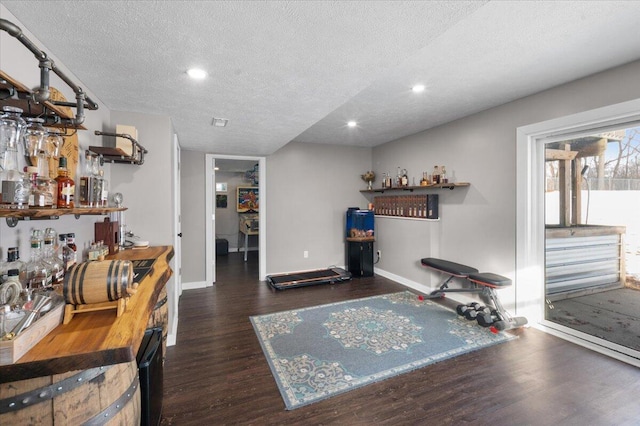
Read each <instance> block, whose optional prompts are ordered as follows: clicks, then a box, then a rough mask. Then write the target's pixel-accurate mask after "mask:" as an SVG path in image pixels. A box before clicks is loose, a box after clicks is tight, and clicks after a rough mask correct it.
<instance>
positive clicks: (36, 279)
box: [27, 229, 51, 290]
mask: <svg viewBox="0 0 640 426" xmlns="http://www.w3.org/2000/svg"><path fill="white" fill-rule="evenodd" d="M43 242H44V238H43V236H42V231H41V230H39V229H36V230H34V231H32V233H31V260H30V261H29V262H28V263H27V281H28V282H27V288H28V289H29V290H37V289H41V288H48V287H50V286H51V269H50V268H49V267H48V266H47V264H46V263H44V262H43V260H42V256H43V252H42V250H43V248H42V245H43Z"/></svg>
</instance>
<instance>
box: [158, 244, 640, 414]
mask: <svg viewBox="0 0 640 426" xmlns="http://www.w3.org/2000/svg"><path fill="white" fill-rule="evenodd" d="M250 254H251V255H252V256H250V259H249V262H248V263H244V262H242V261H240V255H238V254H230V255H229V256H228V257H227V258H224V259H223V260H222V261H220V259H219V262H218V263H219V265H218V271H217V277H218V280H217V283H216V284H215V285H214V286H213V288H207V289H200V290H190V291H185V292H184V293H183V295H182V297H181V299H180V321H179V325H178V336H177V345H176V346H173V347H170V348H169V349H168V350H167V360H166V364H165V376H164V377H165V381H164V408H163V419H162V424H163V425H225V424H228V425H231V424H254V425H263V424H287V425H294V424H305V425H320V424H322V425H326V424H340V425H352V424H355V425H360V424H362V425H365V424H366V425H377V424H389V425H391V424H393V425H402V424H416V425H431V424H433V425H444V424H465V423H472V422H473V423H475V424H478V425H487V424H492V425H525V424H528V425H558V424H562V425H637V424H638V422H639V421H640V420H639V419H640V402H638V395H640V369H637V368H635V367H632V366H630V365H627V364H624V363H621V362H619V361H616V360H613V359H610V358H608V357H605V356H603V355H600V354H598V353H595V352H592V351H589V350H587V349H583V348H581V347H579V346H576V345H573V344H571V343H568V342H565V341H563V340H561V339H558V338H556V337H553V336H550V335H547V334H545V333H542V332H540V331H538V330H535V329H526V330H522V331H520V332H519V333H518V335H519V337H520V338H519V339H516V340H514V341H511V342H507V343H505V344H501V345H497V346H492V347H489V348H486V349H483V350H480V351H476V352H472V353H469V354H466V355H461V356H459V357H456V358H454V359H451V360H448V361H443V362H441V363H437V364H434V365H431V366H428V367H425V368H422V369H420V370H417V371H415V372H413V373H408V374H405V375H401V376H397V377H394V378H391V379H388V380H385V381H382V382H379V383H375V384H372V385H369V386H365V387H363V388H360V389H356V390H354V391H351V392H347V393H345V394H342V395H338V396H336V397H333V398H330V399H327V400H324V401H321V402H318V403H315V404H311V405H309V406H306V407H302V408H299V409H296V410H292V411H286V410H285V409H284V403H283V401H282V398H281V397H280V393H279V392H278V388H277V387H276V383H275V380H274V378H273V376H272V375H271V371H270V370H269V366H268V364H267V361H266V359H265V357H264V355H263V354H262V350H261V348H260V344H259V343H258V340H257V338H256V336H255V334H254V331H253V328H252V326H251V323H250V321H249V316H251V315H258V314H266V313H270V312H277V311H282V310H288V309H295V308H300V307H305V306H314V305H319V304H324V303H330V302H336V301H341V300H346V299H355V298H360V297H366V296H372V295H377V294H383V293H390V292H395V291H400V290H403V289H404V288H403V287H402V286H401V285H399V284H396V283H394V282H392V281H389V280H387V279H384V278H381V277H373V278H363V279H354V280H352V281H350V282H348V283H344V284H337V285H321V286H314V287H305V288H298V289H288V290H284V291H279V292H275V291H273V290H271V289H270V288H269V286H268V285H267V284H266V283H261V282H258V280H257V261H256V259H257V254H256V253H250Z"/></svg>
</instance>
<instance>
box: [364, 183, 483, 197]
mask: <svg viewBox="0 0 640 426" xmlns="http://www.w3.org/2000/svg"><path fill="white" fill-rule="evenodd" d="M470 185H471V184H470V183H469V182H456V183H438V184H435V185H426V186H403V187H393V188H375V189H363V190H361V191H360V192H362V193H363V194H373V193H376V192H378V193H383V192H385V191H409V192H413V191H417V190H425V189H451V190H453V189H455V188H460V187H465V186H470Z"/></svg>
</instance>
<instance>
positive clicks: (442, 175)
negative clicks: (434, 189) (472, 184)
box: [440, 166, 449, 183]
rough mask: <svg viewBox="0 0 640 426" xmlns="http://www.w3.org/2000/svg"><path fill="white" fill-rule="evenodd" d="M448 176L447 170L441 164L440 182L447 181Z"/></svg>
mask: <svg viewBox="0 0 640 426" xmlns="http://www.w3.org/2000/svg"><path fill="white" fill-rule="evenodd" d="M448 182H449V178H448V177H447V170H446V169H445V168H444V166H442V168H441V169H440V183H448Z"/></svg>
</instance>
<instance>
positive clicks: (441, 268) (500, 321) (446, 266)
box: [420, 257, 527, 332]
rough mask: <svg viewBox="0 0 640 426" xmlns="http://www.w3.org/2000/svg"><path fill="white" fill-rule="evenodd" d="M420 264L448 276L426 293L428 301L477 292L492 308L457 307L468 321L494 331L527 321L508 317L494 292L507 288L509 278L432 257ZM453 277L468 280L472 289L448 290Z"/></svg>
mask: <svg viewBox="0 0 640 426" xmlns="http://www.w3.org/2000/svg"><path fill="white" fill-rule="evenodd" d="M420 263H421V264H422V266H425V267H427V268H430V269H433V270H435V271H438V272H440V273H442V274H445V275H447V277H446V278H445V280H444V282H443V283H442V284H441V285H440V287H439V288H438V289H437V290H434V291H432V292H431V293H430V294H429V296H428V297H429V298H432V299H433V298H440V297H444V296H445V293H478V294H480V295H482V296H485V297H486V298H488V299H489V300H490V301H491V303H492V304H493V309H492V308H490V307H484V306H481V305H480V304H479V303H470V304H467V305H459V306H458V307H457V308H456V311H457V312H458V314H460V315H464V316H465V318H467V319H469V320H471V319H476V320H477V321H478V324H480V325H481V326H483V327H491V331H493V332H498V331H502V330H508V329H511V328H517V327H522V326H523V325H525V324H527V319H526V318H524V317H511V316H510V315H509V313H508V312H507V311H506V309H504V307H503V306H502V303H500V299H498V293H497V292H496V290H497V289H501V288H505V287H509V286H510V285H511V280H510V279H509V278H507V277H503V276H502V275H498V274H494V273H491V272H480V271H478V270H477V269H476V268H473V267H471V266H466V265H462V264H460V263H455V262H450V261H448V260H443V259H436V258H433V257H427V258H424V259H421V260H420ZM454 278H461V279H463V280H467V281H469V282H470V283H471V287H470V288H449V283H450V282H451V280H453V279H454Z"/></svg>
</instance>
